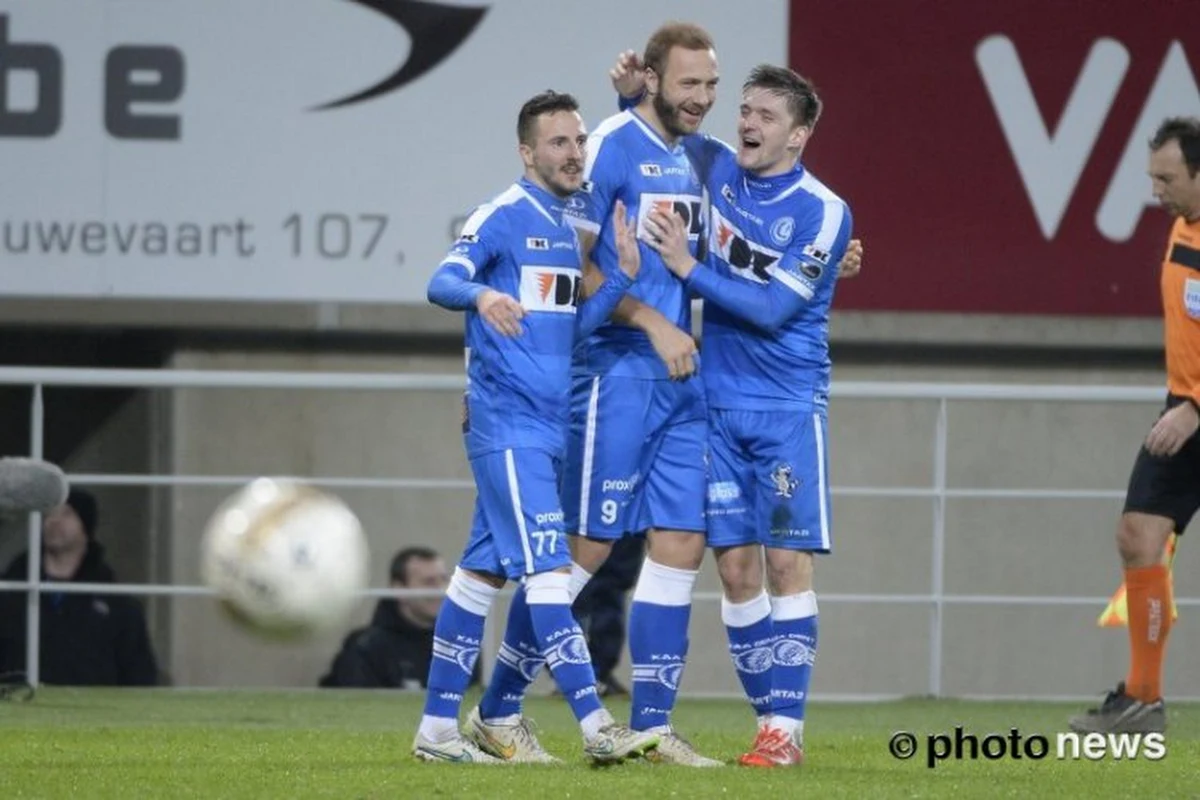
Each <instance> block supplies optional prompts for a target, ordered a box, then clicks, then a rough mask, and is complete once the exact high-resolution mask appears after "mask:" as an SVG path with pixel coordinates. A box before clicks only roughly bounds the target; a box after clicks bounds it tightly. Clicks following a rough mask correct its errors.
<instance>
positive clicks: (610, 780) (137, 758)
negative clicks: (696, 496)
mask: <svg viewBox="0 0 1200 800" xmlns="http://www.w3.org/2000/svg"><path fill="white" fill-rule="evenodd" d="M474 700H475V695H472V696H471V697H469V698H468V701H467V703H468V705H465V706H464V717H465V713H466V711H467V710H469V708H470V707H471V705H470V704H473V702H474ZM421 703H422V698H421V697H420V696H419V695H416V694H389V693H382V692H355V691H332V690H327V691H310V692H276V691H271V692H252V691H236V692H217V691H213V692H209V691H186V690H184V691H174V690H169V689H160V690H113V689H66V688H53V687H51V688H43V689H42V690H40V691H39V692H38V694H37V696H36V697H35V698H34V699H33V700H32V701H30V702H27V703H17V702H3V703H0V796H3V797H4V798H5V800H16V798H26V797H64V798H66V797H70V798H106V797H111V798H137V797H147V798H167V797H170V798H184V797H221V798H241V797H245V798H275V797H279V798H284V797H286V798H300V797H339V798H397V797H403V798H417V797H434V798H437V797H457V796H463V797H479V798H509V797H511V798H535V797H536V798H541V797H546V798H554V800H564V799H565V798H582V797H602V798H609V799H610V800H634V799H635V798H657V797H680V798H688V800H694V799H695V798H708V797H722V798H737V797H761V798H768V797H780V798H782V797H793V796H800V795H802V794H803V795H807V796H809V797H815V798H821V800H826V799H827V798H839V797H851V798H865V797H870V798H891V797H895V798H926V797H929V798H934V797H953V798H956V799H957V800H961V799H962V798H972V797H988V798H992V797H1019V798H1037V797H1054V798H1061V797H1089V798H1101V797H1121V798H1127V797H1134V796H1137V795H1138V794H1141V793H1143V792H1144V793H1145V794H1146V795H1147V796H1150V797H1156V798H1175V797H1200V766H1198V765H1200V706H1195V705H1183V704H1176V705H1174V706H1171V707H1169V713H1170V717H1169V723H1168V724H1169V728H1168V739H1167V746H1168V753H1167V755H1166V757H1165V758H1163V759H1162V760H1160V761H1148V760H1145V759H1138V760H1123V761H1114V760H1112V759H1105V760H1102V761H1099V762H1095V761H1087V760H1079V761H1059V760H1057V759H1056V758H1055V747H1056V744H1055V736H1056V732H1058V731H1061V730H1065V720H1066V717H1067V716H1068V715H1069V714H1071V713H1074V712H1076V711H1078V710H1079V706H1077V705H1072V706H1065V705H1061V704H1054V705H1052V704H1031V703H978V702H960V701H930V700H908V701H903V702H896V703H872V704H840V703H839V704H820V703H817V704H812V705H811V706H810V708H809V713H808V729H807V735H806V737H805V738H806V750H807V763H806V765H805V766H803V767H802V768H800V769H788V770H751V769H746V768H742V767H736V766H729V767H726V768H723V769H708V770H698V769H687V768H682V767H665V766H655V765H652V764H648V763H645V762H633V763H627V764H624V765H620V766H615V767H608V768H603V769H596V768H593V767H590V766H588V765H587V764H586V763H585V761H584V759H583V756H582V751H581V743H580V738H579V734H578V728H577V726H576V725H575V723H574V720H573V719H572V718H571V716H570V713H569V711H568V709H567V707H566V705H565V704H564V703H563V702H562V701H561V700H556V699H547V698H533V699H531V700H530V701H529V703H528V709H527V710H528V712H529V714H530V715H531V716H532V717H533V718H534V719H535V720H536V721H537V722H538V724H539V732H540V736H541V739H542V741H543V744H545V745H546V747H547V749H548V750H550V752H552V753H554V754H556V755H558V756H560V757H562V758H564V759H565V760H566V761H567V764H566V765H565V766H525V765H504V766H500V767H486V766H482V765H467V766H460V765H451V764H424V763H419V762H417V761H415V760H414V759H413V758H412V756H411V754H410V747H411V744H412V737H413V732H414V730H415V728H416V724H417V720H418V719H419V717H420V713H421ZM610 708H612V710H613V711H614V713H616V714H617V715H618V717H619V718H624V717H625V715H627V714H628V705H627V704H621V703H610ZM675 721H676V723H677V726H678V728H679V730H680V731H681V732H682V733H684V734H685V735H686V736H688V737H689V739H690V740H691V741H692V742H693V743H694V744H695V745H696V746H697V748H699V749H700V751H701V752H703V753H705V754H707V755H710V756H713V757H716V758H721V759H724V760H729V761H733V760H734V759H736V757H737V756H738V754H739V753H741V752H742V750H743V749H745V748H746V746H747V745H748V744H749V743H750V740H751V738H752V736H753V720H752V718H751V716H750V713H749V711H748V710H747V707H746V705H745V704H744V703H740V702H736V701H716V700H684V701H683V702H682V703H681V704H680V707H679V708H678V710H677V711H676V714H675ZM957 725H961V726H963V727H964V728H965V731H966V732H967V733H973V734H975V735H976V736H977V737H978V738H979V739H981V740H982V739H983V737H984V736H986V735H987V734H990V733H999V734H1002V735H1004V736H1005V737H1007V736H1008V735H1009V731H1010V729H1011V728H1017V729H1018V730H1019V731H1020V733H1021V734H1022V735H1023V736H1025V737H1030V736H1033V735H1035V734H1042V735H1044V736H1046V737H1047V738H1048V739H1049V742H1050V753H1049V755H1048V756H1047V757H1046V758H1044V759H1041V760H1030V759H1028V758H1022V759H1020V760H1013V759H1011V758H1003V759H999V760H994V761H989V760H986V759H984V758H983V756H982V754H981V755H980V757H979V759H978V760H974V761H972V760H969V759H968V760H963V761H954V760H946V761H943V762H941V763H939V764H938V765H937V766H936V768H934V769H930V768H928V767H927V766H926V754H925V742H924V737H925V736H926V735H928V734H938V733H950V734H951V735H952V734H953V731H954V729H955V726H957ZM899 730H908V731H912V732H913V733H915V734H916V735H917V738H918V740H919V741H920V750H919V752H918V753H917V755H916V756H915V757H913V758H912V759H911V760H907V761H901V760H897V759H896V758H894V757H893V756H892V755H890V754H889V751H888V742H889V739H890V738H891V736H892V734H893V733H894V732H896V731H899Z"/></svg>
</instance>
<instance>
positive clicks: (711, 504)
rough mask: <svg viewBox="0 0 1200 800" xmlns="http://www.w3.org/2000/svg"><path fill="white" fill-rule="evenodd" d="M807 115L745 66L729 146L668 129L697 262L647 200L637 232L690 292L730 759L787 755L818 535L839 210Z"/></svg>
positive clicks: (763, 73) (785, 91) (800, 700)
mask: <svg viewBox="0 0 1200 800" xmlns="http://www.w3.org/2000/svg"><path fill="white" fill-rule="evenodd" d="M820 113H821V102H820V99H819V98H818V96H817V94H816V91H815V90H814V89H813V87H812V85H811V84H810V83H809V81H808V80H806V79H805V78H803V77H801V76H800V75H797V74H796V73H795V72H793V71H791V70H789V69H786V68H783V67H775V66H769V65H762V66H759V67H756V68H755V69H754V70H753V71H752V72H751V73H750V76H749V78H748V79H747V80H746V82H745V84H744V85H743V87H742V102H741V106H740V116H739V120H738V135H739V142H738V147H737V149H736V151H735V150H733V149H732V148H730V147H729V146H728V145H725V144H724V143H722V142H720V141H718V140H716V139H713V138H711V137H708V136H689V137H686V138H685V139H684V141H683V146H684V148H685V149H686V150H687V151H688V155H689V157H690V158H691V160H692V163H693V165H694V167H695V169H696V172H697V174H699V175H700V176H701V181H702V182H703V184H704V186H705V188H706V189H707V190H708V194H709V196H710V197H711V198H712V207H711V212H710V213H711V220H710V225H709V241H710V247H709V251H710V252H709V255H708V256H707V257H706V259H705V263H704V264H700V263H697V261H696V259H695V258H694V257H693V256H692V254H691V253H690V252H689V250H688V241H687V229H686V227H685V226H684V224H683V220H682V219H680V217H679V216H678V215H676V214H674V213H670V212H669V211H665V210H657V209H656V210H655V211H653V212H651V214H650V215H649V216H648V217H647V219H646V222H645V232H644V234H643V235H644V237H646V238H648V240H649V243H650V246H651V247H653V248H654V249H655V250H656V251H657V252H658V253H659V254H660V255H661V256H662V261H663V264H665V265H666V267H667V269H669V270H671V272H673V273H674V274H675V275H676V276H678V277H679V278H680V279H682V280H683V282H684V284H685V285H686V286H687V287H688V289H689V290H691V291H692V292H694V293H695V294H698V295H699V296H700V297H702V298H704V301H705V310H704V331H703V336H704V360H705V372H704V386H705V393H706V395H707V401H708V409H709V425H708V430H709V433H708V437H709V439H708V452H709V478H708V480H709V484H708V503H707V516H708V544H709V546H710V547H712V548H713V550H714V552H715V553H716V558H717V569H718V572H719V573H720V576H721V583H722V586H723V588H724V594H725V596H724V599H723V601H722V605H721V616H722V618H723V620H724V622H725V626H726V631H727V633H728V635H729V649H730V654H731V655H732V656H733V661H734V667H735V669H736V671H737V673H738V678H739V679H740V680H741V682H742V685H743V688H744V689H745V691H746V694H747V696H748V698H749V699H750V703H751V705H752V706H753V707H754V710H755V712H756V713H757V716H758V718H759V733H758V737H757V738H756V740H755V742H754V746H753V748H752V749H751V751H750V752H748V753H746V754H745V755H743V756H742V758H741V763H742V764H744V765H746V766H758V767H774V766H785V765H792V764H798V763H800V762H801V761H802V760H803V744H802V743H803V738H802V737H803V731H804V710H805V704H806V700H807V697H808V687H809V681H810V677H811V673H812V667H813V661H814V658H815V655H816V646H817V602H816V595H815V594H814V592H813V587H812V572H813V561H814V558H813V556H814V554H815V553H828V552H830V550H831V548H832V526H831V514H830V494H829V481H828V474H829V469H828V448H827V446H826V442H827V436H826V429H827V421H826V418H827V413H828V402H829V400H828V394H829V382H830V370H831V364H830V360H829V341H828V328H829V309H830V306H831V304H832V302H833V295H834V287H835V285H836V282H837V264H838V263H839V262H840V261H841V260H842V258H843V256H844V255H845V253H846V250H847V245H848V243H849V240H850V234H851V227H852V222H851V215H850V209H849V207H848V206H847V204H846V203H845V202H844V201H843V200H842V199H841V198H839V197H838V196H837V195H835V194H834V193H833V192H832V191H830V190H829V189H828V188H827V187H826V186H825V185H824V184H823V183H821V182H820V181H819V180H818V179H817V178H816V176H814V175H813V174H812V173H811V172H809V171H808V170H807V169H806V168H805V167H804V166H803V165H802V163H801V161H800V154H801V152H802V151H803V149H804V146H805V144H806V143H807V142H808V140H809V137H810V136H811V135H812V132H813V128H814V127H815V125H816V123H817V118H818V117H819V116H820ZM764 551H765V562H766V581H765V584H766V588H767V589H768V590H769V591H770V596H769V597H768V594H767V593H766V592H764V575H763V561H764Z"/></svg>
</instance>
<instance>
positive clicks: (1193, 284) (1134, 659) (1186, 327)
mask: <svg viewBox="0 0 1200 800" xmlns="http://www.w3.org/2000/svg"><path fill="white" fill-rule="evenodd" d="M1150 180H1151V183H1152V186H1153V189H1154V197H1155V199H1157V200H1158V202H1159V204H1160V205H1161V206H1162V207H1163V209H1164V210H1166V211H1167V213H1169V214H1170V215H1171V216H1172V217H1174V218H1175V224H1174V225H1173V226H1172V228H1171V236H1170V238H1169V239H1168V240H1167V249H1166V253H1165V254H1164V256H1163V262H1162V276H1161V283H1162V301H1163V317H1164V323H1165V324H1164V332H1165V339H1166V354H1167V402H1166V408H1165V409H1164V410H1163V412H1162V414H1161V415H1160V416H1159V418H1158V421H1157V422H1156V423H1155V424H1154V427H1153V428H1151V429H1150V433H1149V435H1147V436H1146V440H1145V442H1143V444H1142V447H1141V450H1140V451H1139V452H1138V455H1137V459H1136V461H1134V465H1133V472H1132V474H1131V475H1130V478H1129V488H1128V490H1127V493H1126V497H1125V508H1124V511H1123V513H1122V514H1121V521H1120V525H1119V526H1118V528H1117V550H1118V551H1119V552H1120V554H1121V560H1122V562H1123V564H1124V569H1125V586H1126V598H1127V601H1128V605H1129V650H1130V658H1129V673H1128V675H1127V676H1126V677H1125V680H1123V681H1121V682H1120V683H1118V684H1117V688H1116V689H1114V690H1113V691H1111V692H1109V693H1108V695H1107V696H1106V697H1105V698H1104V702H1103V703H1101V705H1100V707H1099V708H1093V709H1091V710H1090V711H1087V712H1086V713H1083V714H1080V715H1078V716H1076V717H1073V718H1072V719H1071V728H1072V729H1074V730H1076V731H1079V732H1101V733H1109V732H1113V733H1152V732H1160V731H1163V730H1165V729H1166V724H1167V713H1166V707H1165V706H1164V704H1163V697H1162V695H1163V691H1162V684H1163V657H1164V655H1165V654H1166V649H1167V637H1168V635H1169V634H1170V632H1171V600H1172V598H1171V583H1170V575H1169V573H1168V571H1167V566H1166V565H1165V564H1164V563H1163V551H1164V548H1165V547H1166V544H1167V540H1168V538H1170V535H1171V533H1172V532H1173V531H1175V532H1178V533H1180V534H1182V533H1183V531H1184V529H1185V528H1186V527H1187V525H1188V522H1189V521H1190V520H1191V518H1192V516H1193V515H1194V514H1195V513H1196V510H1197V508H1200V437H1198V436H1196V430H1197V428H1200V119H1197V118H1195V117H1174V118H1171V119H1167V120H1166V121H1164V122H1163V123H1162V125H1160V126H1159V128H1158V131H1157V132H1156V133H1155V134H1154V137H1153V138H1152V139H1151V140H1150Z"/></svg>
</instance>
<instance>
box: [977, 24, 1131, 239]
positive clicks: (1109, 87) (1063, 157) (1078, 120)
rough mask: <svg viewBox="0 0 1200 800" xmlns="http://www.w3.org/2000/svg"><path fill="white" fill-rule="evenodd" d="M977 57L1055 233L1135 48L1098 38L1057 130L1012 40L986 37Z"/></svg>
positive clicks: (1045, 221)
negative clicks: (1040, 107)
mask: <svg viewBox="0 0 1200 800" xmlns="http://www.w3.org/2000/svg"><path fill="white" fill-rule="evenodd" d="M975 62H976V65H977V66H978V68H979V72H980V74H981V75H982V77H983V83H984V86H985V87H986V88H987V93H988V97H989V98H990V99H991V102H992V108H993V109H994V110H995V112H996V116H997V118H998V119H999V121H1000V128H1001V130H1003V132H1004V138H1005V140H1006V141H1007V142H1008V147H1009V149H1010V150H1011V151H1012V155H1013V160H1014V161H1015V162H1016V165H1017V171H1018V172H1019V173H1020V175H1021V179H1022V181H1023V182H1024V184H1025V190H1026V192H1027V193H1028V195H1029V201H1030V203H1031V204H1032V205H1033V212H1034V215H1035V216H1036V217H1037V221H1038V225H1039V227H1040V228H1041V230H1042V234H1043V235H1044V236H1045V237H1046V238H1047V239H1053V238H1054V234H1055V233H1056V232H1057V231H1058V226H1059V223H1060V222H1062V218H1063V214H1065V213H1066V210H1067V204H1068V203H1069V202H1070V200H1071V195H1072V194H1074V192H1075V187H1076V185H1077V184H1078V183H1079V177H1080V175H1081V174H1082V173H1083V169H1084V167H1085V166H1086V165H1087V160H1088V157H1089V156H1091V154H1092V148H1094V147H1095V145H1096V140H1097V139H1099V138H1100V132H1101V131H1102V130H1103V128H1104V121H1105V120H1106V119H1107V117H1108V113H1109V111H1110V110H1111V109H1112V104H1113V100H1114V99H1115V98H1116V95H1117V90H1118V89H1120V87H1121V82H1122V81H1123V80H1124V78H1125V72H1126V70H1127V69H1128V68H1129V53H1128V52H1127V51H1126V49H1125V47H1124V46H1122V45H1121V43H1120V42H1117V41H1116V40H1114V39H1099V40H1097V41H1096V42H1095V43H1094V44H1093V45H1092V48H1091V50H1090V51H1089V52H1088V57H1087V60H1086V61H1085V62H1084V65H1083V70H1082V71H1081V72H1080V74H1079V78H1078V79H1077V80H1076V81H1075V85H1074V86H1073V87H1072V89H1071V94H1070V97H1068V99H1067V105H1066V107H1065V108H1064V109H1063V112H1062V114H1061V116H1060V117H1059V121H1058V127H1057V128H1056V129H1055V131H1054V132H1053V133H1051V132H1050V131H1049V130H1048V127H1047V125H1046V123H1045V121H1044V120H1043V119H1042V115H1041V112H1040V111H1039V110H1038V105H1037V100H1036V99H1035V98H1034V96H1033V89H1032V87H1031V86H1030V85H1029V79H1028V77H1027V75H1026V74H1025V69H1024V67H1023V66H1022V64H1021V58H1020V56H1019V55H1018V54H1017V48H1016V47H1015V46H1014V45H1013V43H1012V40H1011V39H1009V38H1008V37H1007V36H999V35H997V36H989V37H988V38H986V39H984V40H983V41H982V42H980V43H979V46H978V47H977V48H976V49H975Z"/></svg>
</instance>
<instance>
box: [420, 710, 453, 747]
mask: <svg viewBox="0 0 1200 800" xmlns="http://www.w3.org/2000/svg"><path fill="white" fill-rule="evenodd" d="M417 731H418V732H419V733H420V734H421V736H423V737H424V738H426V739H428V740H429V741H431V742H434V743H436V744H444V743H446V742H449V741H451V740H453V739H455V738H457V737H458V736H459V733H458V720H456V719H454V718H452V717H431V716H429V715H428V714H426V715H424V716H422V717H421V724H420V725H419V726H418V728H417Z"/></svg>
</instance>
